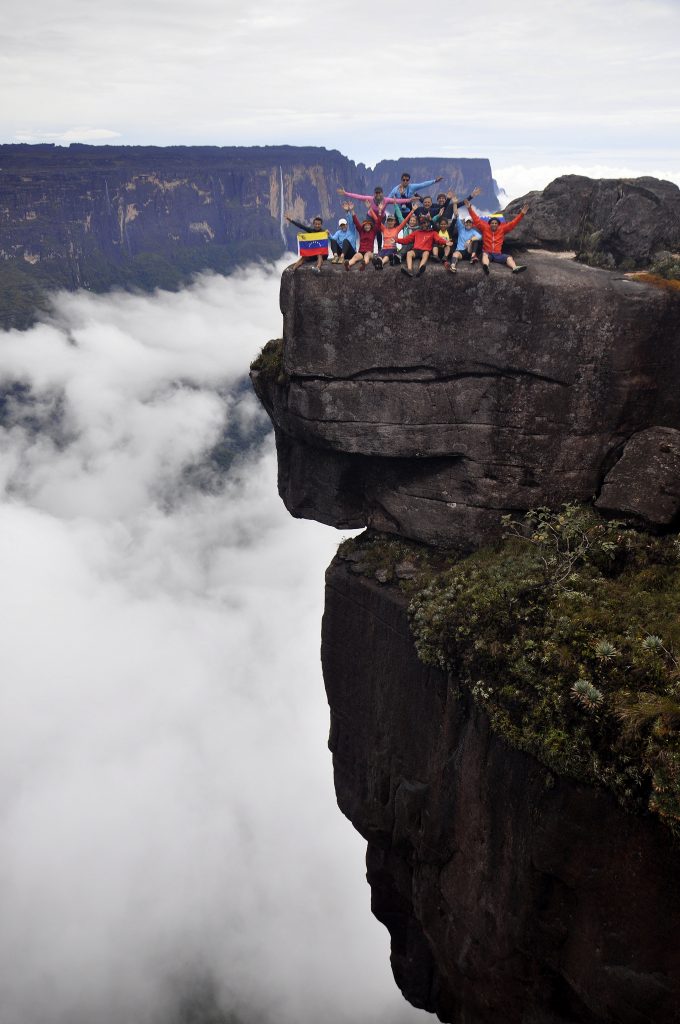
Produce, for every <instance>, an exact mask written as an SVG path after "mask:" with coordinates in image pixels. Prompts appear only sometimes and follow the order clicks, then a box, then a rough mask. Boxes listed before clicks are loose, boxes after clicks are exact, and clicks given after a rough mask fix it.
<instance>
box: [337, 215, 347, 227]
mask: <svg viewBox="0 0 680 1024" xmlns="http://www.w3.org/2000/svg"><path fill="white" fill-rule="evenodd" d="M346 223H347V221H346V220H345V218H344V217H341V218H340V220H339V221H338V227H340V225H341V224H346Z"/></svg>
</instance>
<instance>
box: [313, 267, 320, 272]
mask: <svg viewBox="0 0 680 1024" xmlns="http://www.w3.org/2000/svg"><path fill="white" fill-rule="evenodd" d="M312 273H313V274H320V273H321V267H312Z"/></svg>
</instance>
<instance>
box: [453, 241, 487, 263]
mask: <svg viewBox="0 0 680 1024" xmlns="http://www.w3.org/2000/svg"><path fill="white" fill-rule="evenodd" d="M458 252H462V254H463V259H464V260H465V259H468V260H469V259H470V258H471V257H472V256H476V257H477V258H479V257H480V256H481V255H482V240H481V238H473V239H472V240H471V242H470V248H469V249H467V248H463V249H459V250H458Z"/></svg>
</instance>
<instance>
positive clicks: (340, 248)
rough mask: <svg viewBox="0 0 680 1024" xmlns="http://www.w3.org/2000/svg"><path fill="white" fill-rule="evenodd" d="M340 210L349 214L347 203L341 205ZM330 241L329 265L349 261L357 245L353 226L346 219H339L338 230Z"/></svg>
mask: <svg viewBox="0 0 680 1024" xmlns="http://www.w3.org/2000/svg"><path fill="white" fill-rule="evenodd" d="M342 208H343V210H345V212H346V213H351V210H350V204H349V203H343V204H342ZM330 241H331V249H332V250H333V259H332V260H331V263H345V261H346V260H351V259H352V256H354V255H355V254H356V251H357V247H358V244H359V243H358V241H357V233H356V229H355V227H354V224H353V223H351V222H348V220H347V217H341V218H340V220H339V221H338V230H337V231H336V232H335V233H334V234H332V235H331V239H330Z"/></svg>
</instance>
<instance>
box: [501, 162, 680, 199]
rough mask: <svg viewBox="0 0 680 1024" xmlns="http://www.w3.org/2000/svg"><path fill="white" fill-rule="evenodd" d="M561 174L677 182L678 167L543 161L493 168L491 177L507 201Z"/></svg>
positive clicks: (679, 171) (543, 185)
mask: <svg viewBox="0 0 680 1024" xmlns="http://www.w3.org/2000/svg"><path fill="white" fill-rule="evenodd" d="M563 174H582V175H585V176H586V177H587V178H639V177H641V176H642V175H646V176H651V177H652V178H662V179H664V180H666V181H672V182H674V183H675V184H676V185H678V186H680V168H679V169H678V170H674V171H673V170H666V169H659V168H654V167H649V168H645V169H640V168H637V169H636V168H634V167H630V166H627V167H626V166H621V165H614V166H612V165H609V164H585V165H584V164H578V163H569V162H565V163H562V164H543V165H538V166H526V165H524V164H513V165H511V166H509V167H498V168H495V169H494V178H495V179H496V182H497V183H498V185H499V186H500V187H501V188H502V189H503V191H504V192H505V194H506V196H507V198H508V201H510V200H511V199H515V198H517V197H518V196H523V195H525V194H526V193H527V192H531V191H535V190H540V189H544V188H545V187H546V185H549V184H550V182H551V181H554V180H555V178H559V177H560V176H561V175H563Z"/></svg>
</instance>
